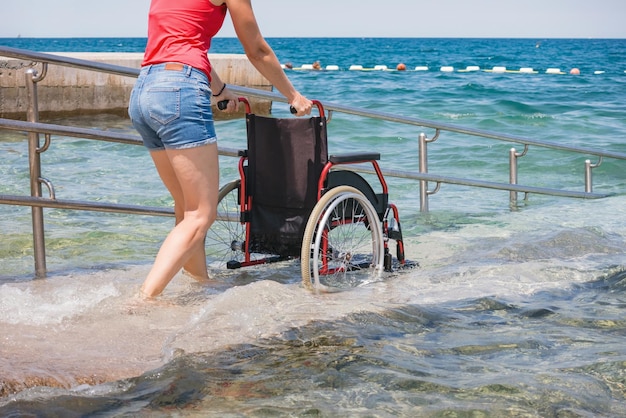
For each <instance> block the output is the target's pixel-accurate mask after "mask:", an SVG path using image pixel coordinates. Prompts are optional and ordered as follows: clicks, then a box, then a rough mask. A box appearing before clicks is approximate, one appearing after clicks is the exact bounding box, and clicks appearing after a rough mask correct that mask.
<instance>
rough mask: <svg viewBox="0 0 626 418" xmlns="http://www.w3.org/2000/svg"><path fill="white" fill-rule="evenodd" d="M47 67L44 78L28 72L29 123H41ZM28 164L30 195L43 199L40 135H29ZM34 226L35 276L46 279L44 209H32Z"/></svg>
mask: <svg viewBox="0 0 626 418" xmlns="http://www.w3.org/2000/svg"><path fill="white" fill-rule="evenodd" d="M45 72H46V67H45V66H44V69H43V71H42V76H38V74H37V70H36V69H34V68H31V69H28V70H26V88H27V90H28V109H27V112H26V119H27V120H28V121H29V122H39V106H38V101H37V82H39V81H40V80H41V79H42V78H43V76H45ZM28 164H29V169H30V194H31V196H32V197H41V181H40V179H41V159H40V156H39V133H37V132H29V133H28ZM31 211H32V212H31V213H32V224H33V250H34V258H35V276H36V277H38V278H43V277H46V270H47V269H46V242H45V237H44V222H43V208H42V207H38V206H33V207H31Z"/></svg>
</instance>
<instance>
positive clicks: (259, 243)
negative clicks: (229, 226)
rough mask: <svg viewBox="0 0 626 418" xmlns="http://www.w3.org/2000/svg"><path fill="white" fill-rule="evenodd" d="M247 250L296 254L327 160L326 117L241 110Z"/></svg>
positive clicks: (298, 252)
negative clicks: (243, 118)
mask: <svg viewBox="0 0 626 418" xmlns="http://www.w3.org/2000/svg"><path fill="white" fill-rule="evenodd" d="M246 123H247V132H248V169H247V174H246V182H247V185H246V187H247V189H248V194H249V195H251V196H252V209H251V212H250V214H249V220H250V226H251V230H252V237H251V248H252V250H251V251H252V252H260V253H271V254H279V255H287V256H296V255H299V254H300V247H301V244H302V237H303V235H304V228H305V226H306V222H307V219H308V217H309V215H310V213H311V210H312V209H313V207H314V206H315V203H316V202H317V185H318V180H319V177H320V174H321V172H322V169H323V168H324V165H325V164H326V162H327V161H328V149H327V136H326V118H324V117H312V118H284V119H283V118H271V117H264V116H258V115H254V114H248V115H246Z"/></svg>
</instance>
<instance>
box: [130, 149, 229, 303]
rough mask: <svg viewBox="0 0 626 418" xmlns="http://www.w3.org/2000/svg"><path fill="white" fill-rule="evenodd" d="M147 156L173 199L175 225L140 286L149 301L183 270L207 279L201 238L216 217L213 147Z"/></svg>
mask: <svg viewBox="0 0 626 418" xmlns="http://www.w3.org/2000/svg"><path fill="white" fill-rule="evenodd" d="M151 155H152V159H153V161H154V164H155V166H156V168H157V171H158V172H159V175H160V176H161V179H162V180H163V183H164V184H165V186H166V187H167V188H168V190H169V191H170V193H171V194H172V197H173V198H174V202H175V209H174V210H175V213H176V222H177V223H176V226H175V227H174V229H172V231H171V232H170V233H169V235H168V236H167V238H166V239H165V241H164V242H163V244H162V245H161V249H160V250H159V253H158V254H157V257H156V260H155V261H154V265H153V266H152V269H151V270H150V273H148V277H146V280H145V281H144V283H143V285H142V289H141V290H142V293H143V294H145V295H146V296H151V297H152V296H157V295H159V294H160V293H161V292H162V291H163V289H164V288H165V286H167V284H168V283H169V282H170V281H171V280H172V278H173V277H174V275H175V274H176V273H177V272H178V271H179V270H180V269H181V268H183V267H185V269H186V270H187V271H188V272H189V273H190V274H191V275H192V276H194V277H195V278H198V279H200V280H203V279H208V274H207V270H206V256H205V253H204V238H205V236H206V231H207V230H208V229H209V227H210V226H211V224H212V223H213V221H214V220H215V216H216V215H217V213H216V211H217V197H218V184H219V168H218V156H217V144H210V145H204V146H200V147H194V148H188V149H181V150H164V151H153V152H151Z"/></svg>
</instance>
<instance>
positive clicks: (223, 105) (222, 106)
mask: <svg viewBox="0 0 626 418" xmlns="http://www.w3.org/2000/svg"><path fill="white" fill-rule="evenodd" d="M237 100H238V101H240V102H243V103H244V104H245V105H246V113H250V103H249V102H248V100H247V99H246V98H245V97H239V98H238V99H237ZM311 101H312V102H313V104H314V105H315V106H317V110H319V112H320V116H324V106H322V103H321V102H320V101H319V100H311ZM227 107H228V100H220V101H219V102H217V108H218V109H219V110H226V108H227ZM289 111H290V112H291V114H293V115H295V114H296V113H298V111H297V110H296V108H295V107H293V106H291V105H290V106H289Z"/></svg>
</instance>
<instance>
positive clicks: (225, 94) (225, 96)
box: [213, 84, 239, 113]
mask: <svg viewBox="0 0 626 418" xmlns="http://www.w3.org/2000/svg"><path fill="white" fill-rule="evenodd" d="M213 100H214V101H215V103H220V105H219V106H218V109H219V110H221V111H222V112H226V113H235V112H236V111H237V110H238V109H239V97H238V96H237V95H235V94H234V93H233V92H231V91H230V90H229V89H228V86H227V85H226V84H224V88H223V89H222V90H221V91H220V93H219V94H218V95H217V96H213ZM223 102H226V103H227V104H226V106H225V107H224V106H223V104H222V103H223Z"/></svg>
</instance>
